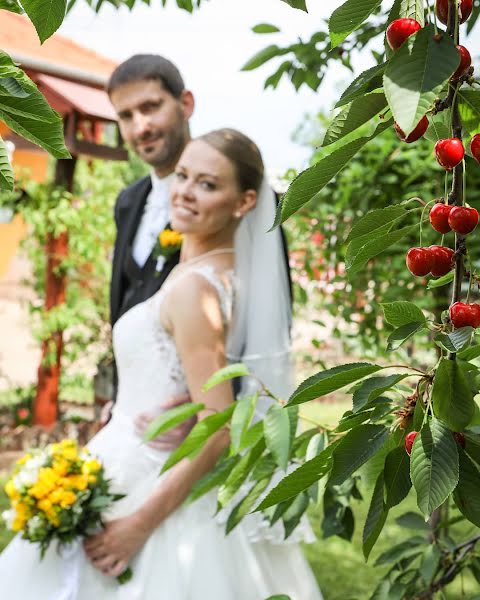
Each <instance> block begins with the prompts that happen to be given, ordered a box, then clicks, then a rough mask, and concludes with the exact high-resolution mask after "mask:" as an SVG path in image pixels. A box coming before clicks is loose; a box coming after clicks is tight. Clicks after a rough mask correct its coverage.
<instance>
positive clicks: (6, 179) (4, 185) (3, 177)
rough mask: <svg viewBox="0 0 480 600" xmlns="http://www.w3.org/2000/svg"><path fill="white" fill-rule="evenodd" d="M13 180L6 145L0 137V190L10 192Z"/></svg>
mask: <svg viewBox="0 0 480 600" xmlns="http://www.w3.org/2000/svg"><path fill="white" fill-rule="evenodd" d="M14 181H15V180H14V177H13V171H12V166H11V164H10V161H9V160H8V152H7V147H6V146H5V142H4V141H3V140H2V138H1V137H0V190H6V191H8V192H11V191H12V190H13V185H14Z"/></svg>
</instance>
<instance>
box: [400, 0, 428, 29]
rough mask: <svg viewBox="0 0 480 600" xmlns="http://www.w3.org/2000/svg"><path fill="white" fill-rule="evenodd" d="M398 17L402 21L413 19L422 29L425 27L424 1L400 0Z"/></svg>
mask: <svg viewBox="0 0 480 600" xmlns="http://www.w3.org/2000/svg"><path fill="white" fill-rule="evenodd" d="M400 17H401V18H404V19H415V21H418V22H419V23H420V25H421V26H422V27H423V26H424V25H425V6H424V0H401V2H400Z"/></svg>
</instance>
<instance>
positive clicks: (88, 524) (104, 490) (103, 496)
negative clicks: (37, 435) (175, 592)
mask: <svg viewBox="0 0 480 600" xmlns="http://www.w3.org/2000/svg"><path fill="white" fill-rule="evenodd" d="M5 491H6V493H7V496H8V498H9V500H10V509H8V510H6V511H4V512H3V513H2V517H3V519H4V521H5V523H6V526H7V528H8V529H10V530H12V531H16V532H18V533H21V535H22V538H23V539H26V540H28V541H30V542H34V543H37V544H39V546H40V557H41V558H43V556H44V555H45V552H46V550H47V548H48V547H49V545H50V544H51V542H52V541H53V540H57V542H58V544H59V548H60V549H61V548H62V547H63V546H66V545H68V544H71V543H72V542H74V541H76V540H78V538H80V537H82V536H85V535H91V534H92V533H94V532H96V531H98V530H99V528H100V527H101V525H102V512H103V511H104V510H105V509H106V508H108V507H109V506H110V505H111V503H112V502H115V501H117V500H120V499H121V498H123V497H124V496H123V495H122V494H114V493H112V492H111V491H110V481H109V480H108V479H106V478H105V472H104V468H103V465H102V464H101V463H100V462H99V461H98V460H97V458H95V456H93V455H92V454H91V453H90V452H89V450H88V449H87V448H79V446H78V444H77V442H76V441H74V440H68V439H66V440H62V441H61V442H59V443H53V444H49V445H48V446H47V447H46V448H44V449H36V450H32V451H31V452H29V453H28V454H25V455H24V456H22V457H21V458H20V459H19V460H17V462H16V463H15V466H14V468H13V472H12V475H11V477H10V479H9V480H8V481H7V483H6V485H5ZM131 576H132V572H131V569H130V568H128V569H127V570H126V571H124V572H123V573H122V574H121V575H119V576H118V577H117V579H118V581H119V582H120V583H123V582H125V581H128V579H130V578H131Z"/></svg>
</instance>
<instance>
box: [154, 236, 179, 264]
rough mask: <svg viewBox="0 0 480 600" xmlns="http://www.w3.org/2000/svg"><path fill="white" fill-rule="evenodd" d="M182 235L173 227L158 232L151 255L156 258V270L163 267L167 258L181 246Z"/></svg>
mask: <svg viewBox="0 0 480 600" xmlns="http://www.w3.org/2000/svg"><path fill="white" fill-rule="evenodd" d="M182 240H183V235H182V234H181V233H179V232H178V231H174V230H173V229H164V230H163V231H161V232H160V233H159V234H158V237H157V241H156V244H155V247H154V249H153V255H154V256H155V258H156V259H157V266H156V270H157V272H159V271H161V270H162V269H163V265H164V264H165V261H166V260H167V258H170V256H172V255H173V254H175V252H177V251H178V250H180V248H181V247H182Z"/></svg>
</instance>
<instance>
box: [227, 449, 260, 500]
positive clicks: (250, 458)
mask: <svg viewBox="0 0 480 600" xmlns="http://www.w3.org/2000/svg"><path fill="white" fill-rule="evenodd" d="M264 450H265V440H264V439H263V438H261V439H260V440H259V441H258V442H257V443H256V444H255V446H254V447H253V448H251V449H250V450H249V451H248V452H247V453H246V454H244V455H243V456H242V458H241V459H240V460H239V461H238V463H237V464H236V465H235V466H234V467H233V469H232V471H231V473H230V475H229V476H228V478H227V480H226V481H225V483H224V484H223V485H222V486H221V487H220V489H219V490H218V504H219V506H220V507H223V506H226V505H227V504H228V502H230V500H231V499H232V498H233V497H234V496H235V494H236V493H237V492H238V490H239V489H240V487H241V485H242V484H243V482H244V481H245V480H246V479H247V477H248V474H249V473H250V471H251V470H252V469H253V467H254V466H255V464H256V463H257V461H258V460H259V458H260V457H261V455H262V453H263V451H264Z"/></svg>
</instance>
